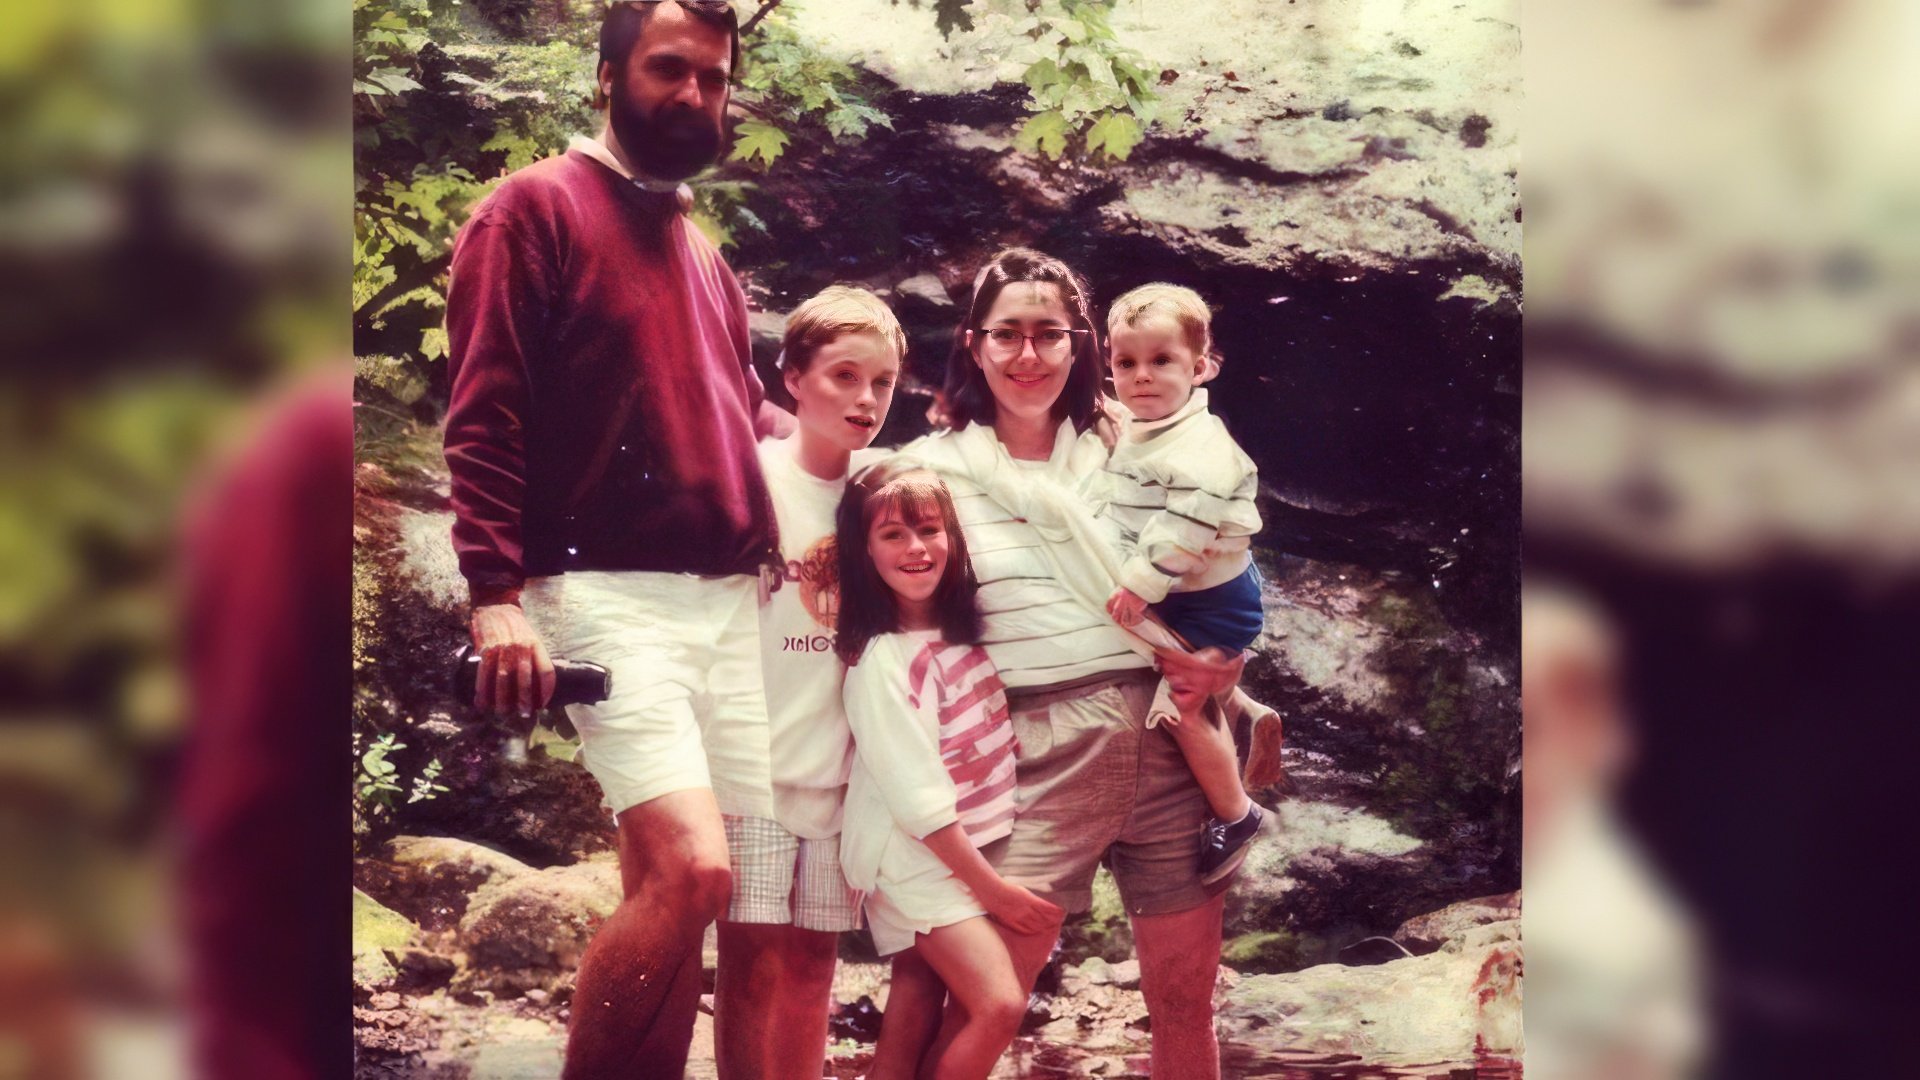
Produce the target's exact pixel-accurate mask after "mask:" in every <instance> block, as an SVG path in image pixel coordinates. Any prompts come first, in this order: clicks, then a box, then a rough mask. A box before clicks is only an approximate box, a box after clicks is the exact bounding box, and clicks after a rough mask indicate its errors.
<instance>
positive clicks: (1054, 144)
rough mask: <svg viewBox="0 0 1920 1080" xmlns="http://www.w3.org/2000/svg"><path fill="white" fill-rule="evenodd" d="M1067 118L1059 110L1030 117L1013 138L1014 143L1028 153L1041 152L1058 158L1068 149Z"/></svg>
mask: <svg viewBox="0 0 1920 1080" xmlns="http://www.w3.org/2000/svg"><path fill="white" fill-rule="evenodd" d="M1068 131H1069V128H1068V127H1067V118H1066V117H1065V116H1064V115H1062V114H1061V113H1059V112H1057V111H1049V112H1043V113H1039V114H1036V115H1035V116H1033V117H1030V118H1029V119H1028V120H1027V122H1026V123H1025V124H1023V125H1022V126H1021V128H1020V133H1019V134H1018V135H1015V136H1014V138H1013V145H1015V146H1017V147H1019V148H1020V149H1022V150H1025V151H1026V152H1028V153H1033V152H1034V151H1036V150H1038V151H1039V152H1041V153H1043V154H1045V155H1047V156H1048V157H1052V158H1057V157H1059V156H1060V155H1061V154H1063V153H1065V152H1066V149H1067V134H1068Z"/></svg>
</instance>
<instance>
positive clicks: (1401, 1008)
mask: <svg viewBox="0 0 1920 1080" xmlns="http://www.w3.org/2000/svg"><path fill="white" fill-rule="evenodd" d="M1518 963H1519V954H1518V948H1517V946H1516V945H1515V944H1513V943H1512V942H1500V943H1495V944H1490V945H1487V946H1485V947H1483V948H1480V949H1478V950H1475V951H1473V952H1460V953H1445V952H1442V953H1433V954H1431V955H1428V956H1419V957H1412V958H1409V959H1403V960H1398V961H1394V962H1392V963H1387V964H1380V965H1377V966H1373V967H1345V966H1342V965H1337V964H1327V965H1322V966H1319V967H1313V968H1308V969H1306V970H1304V971H1297V972H1292V973H1289V974H1284V975H1249V976H1246V977H1244V978H1242V979H1241V980H1240V982H1239V985H1238V986H1237V987H1235V990H1234V993H1233V995H1232V996H1231V997H1230V998H1229V999H1228V1001H1227V1002H1226V1004H1225V1005H1224V1006H1223V1007H1222V1008H1221V1010H1220V1018H1219V1022H1220V1028H1221V1032H1222V1037H1223V1039H1226V1040H1231V1041H1232V1042H1236V1043H1240V1044H1243V1045H1246V1046H1249V1047H1253V1048H1255V1049H1257V1050H1259V1051H1262V1052H1268V1053H1283V1052H1293V1053H1316V1054H1330V1053H1338V1054H1354V1055H1358V1057H1359V1059H1360V1060H1364V1061H1367V1062H1371V1063H1392V1062H1413V1061H1427V1062H1431V1061H1450V1060H1470V1059H1471V1058H1472V1057H1473V1056H1474V1054H1475V1052H1476V1051H1484V1052H1487V1053H1496V1054H1503V1053H1511V1052H1515V1051H1517V1050H1518V1049H1519V1047H1518V1040H1519V1027H1518V1024H1519V1015H1520V988H1519V968H1518Z"/></svg>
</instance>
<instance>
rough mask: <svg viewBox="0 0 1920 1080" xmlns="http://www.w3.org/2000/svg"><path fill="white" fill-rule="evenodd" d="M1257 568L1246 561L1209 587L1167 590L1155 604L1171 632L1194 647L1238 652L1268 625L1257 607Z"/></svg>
mask: <svg viewBox="0 0 1920 1080" xmlns="http://www.w3.org/2000/svg"><path fill="white" fill-rule="evenodd" d="M1261 580H1262V579H1261V577H1260V568H1259V567H1258V566H1255V565H1254V564H1253V563H1248V564H1247V572H1246V573H1244V574H1241V575H1240V576H1239V577H1237V578H1234V579H1233V580H1232V581H1229V582H1226V583H1224V584H1220V585H1215V586H1214V587H1213V588H1211V589H1200V590H1197V591H1195V592H1175V593H1168V594H1167V598H1166V599H1165V600H1162V601H1160V602H1159V603H1157V604H1154V605H1153V607H1152V610H1153V613H1154V614H1155V615H1158V616H1160V621H1161V622H1164V623H1166V624H1167V625H1168V626H1169V627H1171V628H1172V629H1173V632H1174V633H1176V634H1179V635H1180V636H1181V637H1183V638H1186V639H1187V644H1189V645H1191V646H1193V647H1194V648H1195V649H1204V648H1207V647H1209V646H1212V647H1215V648H1222V649H1227V650H1229V651H1232V652H1236V653H1237V652H1239V651H1240V650H1242V649H1244V648H1246V647H1247V646H1249V645H1251V644H1253V639H1254V638H1257V637H1259V636H1260V631H1261V630H1263V629H1265V627H1266V625H1267V613H1266V610H1265V609H1264V608H1262V607H1261V606H1260V584H1261Z"/></svg>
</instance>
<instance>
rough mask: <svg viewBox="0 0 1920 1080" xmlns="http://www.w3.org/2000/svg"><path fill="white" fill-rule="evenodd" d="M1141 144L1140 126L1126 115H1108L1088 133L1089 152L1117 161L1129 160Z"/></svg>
mask: <svg viewBox="0 0 1920 1080" xmlns="http://www.w3.org/2000/svg"><path fill="white" fill-rule="evenodd" d="M1139 143H1140V125H1139V124H1138V123H1136V122H1135V121H1134V119H1133V117H1131V116H1128V115H1127V114H1126V113H1108V114H1107V115H1106V116H1104V117H1102V118H1101V120H1100V122H1099V123H1097V124H1095V125H1093V127H1092V128H1091V129H1089V130H1088V131H1087V152H1088V153H1093V152H1095V151H1100V152H1103V153H1105V154H1106V155H1107V156H1108V157H1110V158H1112V159H1113V160H1115V161H1125V160H1127V155H1128V154H1131V153H1133V148H1134V147H1135V146H1137V145H1139Z"/></svg>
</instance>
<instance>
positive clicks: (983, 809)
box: [907, 641, 1014, 847]
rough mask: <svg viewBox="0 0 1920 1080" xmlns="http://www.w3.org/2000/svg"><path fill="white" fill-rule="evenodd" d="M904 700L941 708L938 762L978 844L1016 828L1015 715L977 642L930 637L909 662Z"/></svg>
mask: <svg viewBox="0 0 1920 1080" xmlns="http://www.w3.org/2000/svg"><path fill="white" fill-rule="evenodd" d="M907 700H908V702H909V703H910V704H911V705H912V706H913V707H914V708H915V709H919V708H922V707H923V706H922V701H928V702H929V703H932V704H934V705H936V706H937V708H938V709H939V717H940V760H941V762H942V764H944V765H946V767H947V775H948V776H949V777H951V778H952V779H953V787H954V792H955V795H956V799H957V805H956V807H955V809H956V810H957V811H958V813H959V815H960V827H961V829H962V830H963V831H965V832H966V834H967V839H968V840H971V841H972V842H973V846H974V847H984V846H986V845H987V844H989V843H992V842H993V841H995V840H998V839H1000V838H1001V837H1003V836H1007V835H1009V834H1010V833H1012V832H1013V810H1014V803H1013V720H1012V718H1011V716H1010V715H1009V714H1008V711H1007V694H1006V690H1005V688H1003V687H1002V686H1001V685H1000V673H999V672H997V671H995V670H994V667H993V661H991V660H989V659H988V658H987V652H986V650H985V649H982V648H981V647H980V646H978V645H949V644H947V643H946V642H944V641H933V642H929V643H927V644H925V645H922V646H921V647H920V651H919V652H917V653H915V654H914V657H913V660H912V662H911V663H909V664H908V666H907Z"/></svg>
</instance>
